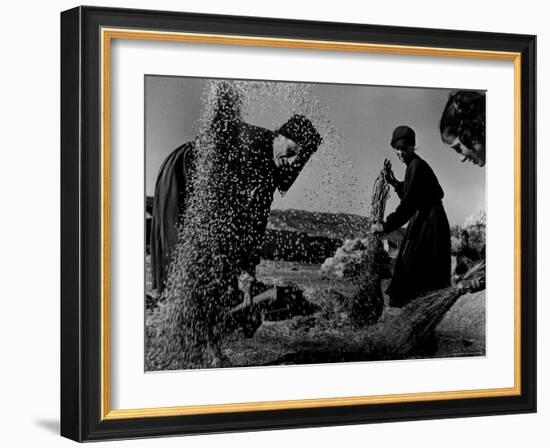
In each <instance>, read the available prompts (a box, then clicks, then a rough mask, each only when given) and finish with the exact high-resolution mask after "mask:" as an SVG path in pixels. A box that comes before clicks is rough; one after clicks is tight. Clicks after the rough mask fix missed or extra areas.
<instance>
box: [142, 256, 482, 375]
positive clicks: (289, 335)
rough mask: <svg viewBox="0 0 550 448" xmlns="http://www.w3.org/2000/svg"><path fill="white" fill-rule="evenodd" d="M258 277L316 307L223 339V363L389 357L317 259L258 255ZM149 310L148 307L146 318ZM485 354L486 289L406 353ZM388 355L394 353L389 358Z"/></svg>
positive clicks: (463, 300) (347, 289) (345, 285)
mask: <svg viewBox="0 0 550 448" xmlns="http://www.w3.org/2000/svg"><path fill="white" fill-rule="evenodd" d="M257 277H258V280H260V281H262V282H264V283H266V284H271V285H281V286H283V285H288V284H295V285H297V286H299V287H300V289H302V290H303V292H304V297H305V298H306V300H307V301H309V302H310V303H311V304H313V305H314V309H315V311H314V312H313V313H310V314H308V315H296V316H293V317H291V318H289V319H285V320H280V321H270V320H266V321H264V322H263V323H262V325H261V326H260V327H259V329H258V330H257V331H256V332H255V334H254V335H253V337H251V338H246V337H245V336H244V334H243V332H242V330H240V329H238V330H236V331H234V332H233V333H232V334H231V335H229V337H228V338H227V339H226V340H225V343H224V345H223V346H222V354H223V356H224V358H225V363H226V365H228V366H261V365H282V364H310V363H325V362H346V361H369V360H371V361H372V360H378V359H388V354H387V353H385V352H384V350H383V348H381V347H378V346H377V345H376V344H369V342H368V336H367V338H366V340H365V337H364V335H362V334H361V333H358V332H357V331H356V330H354V329H353V328H352V327H351V326H350V325H349V314H348V313H349V309H348V308H347V304H348V302H349V299H350V297H351V295H352V294H353V287H352V286H351V284H350V282H349V281H347V280H343V279H338V278H333V277H329V276H325V275H324V274H323V273H322V272H321V270H320V265H319V264H306V263H295V262H287V261H272V260H263V261H262V263H261V264H260V265H259V266H258V269H257ZM401 312H402V311H401V310H400V309H397V308H386V310H385V312H384V315H383V316H382V319H381V324H382V325H383V324H384V321H385V320H391V319H393V320H399V316H400V313H401ZM152 313H153V311H151V310H148V311H147V317H146V322H150V320H151V319H150V317H151V316H152ZM400 336H401V335H400V334H399V327H395V326H392V325H388V331H387V333H386V334H384V335H383V337H384V339H385V340H386V342H388V343H389V342H391V341H392V339H396V338H399V337H400ZM484 354H485V292H484V291H481V292H478V293H475V294H466V295H464V296H462V297H460V298H459V299H458V300H457V301H456V303H455V304H454V305H453V306H452V307H451V308H450V310H449V311H448V312H447V313H446V314H445V316H443V318H442V319H441V321H440V322H439V324H438V325H437V327H436V328H435V331H434V332H433V334H432V335H431V336H430V337H429V338H428V339H426V340H425V341H423V343H422V344H421V345H420V346H419V347H418V350H417V351H416V352H415V353H413V354H412V355H411V356H409V358H415V357H416V358H438V357H456V356H483V355H484ZM389 359H393V358H389Z"/></svg>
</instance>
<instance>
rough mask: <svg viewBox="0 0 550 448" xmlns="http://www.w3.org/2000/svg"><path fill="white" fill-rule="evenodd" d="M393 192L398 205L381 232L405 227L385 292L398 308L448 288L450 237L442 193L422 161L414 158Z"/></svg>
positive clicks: (391, 304)
mask: <svg viewBox="0 0 550 448" xmlns="http://www.w3.org/2000/svg"><path fill="white" fill-rule="evenodd" d="M395 190H396V192H397V194H398V195H399V198H400V199H401V203H400V204H399V206H398V207H397V209H396V210H395V212H393V213H391V214H390V215H388V217H387V219H386V222H385V223H384V232H385V233H389V232H392V231H394V230H396V229H398V228H400V227H402V226H403V225H404V224H406V223H407V222H408V226H407V231H406V233H405V237H404V239H403V241H402V243H401V247H400V248H399V254H398V255H397V259H396V262H395V267H394V272H393V277H392V281H391V283H390V285H389V287H388V289H387V290H386V292H387V294H388V295H389V296H390V306H396V307H402V306H404V305H406V304H407V303H408V302H410V301H411V300H413V299H414V298H416V297H417V296H418V295H420V294H421V293H423V292H426V291H430V290H435V289H440V288H445V287H447V286H449V285H450V283H451V236H450V229H449V221H448V220H447V215H446V214H445V209H444V208H443V204H442V202H441V200H442V199H443V190H442V188H441V186H440V185H439V182H438V180H437V177H436V176H435V174H434V172H433V171H432V169H431V168H430V166H429V165H428V164H427V163H426V162H425V161H424V160H423V159H421V158H420V157H418V156H417V155H416V154H415V155H414V157H413V159H412V160H411V162H410V163H409V165H408V166H407V170H406V172H405V180H404V181H403V182H399V183H398V184H397V185H396V188H395Z"/></svg>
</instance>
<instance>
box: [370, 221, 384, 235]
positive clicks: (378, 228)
mask: <svg viewBox="0 0 550 448" xmlns="http://www.w3.org/2000/svg"><path fill="white" fill-rule="evenodd" d="M370 231H371V232H372V233H384V225H383V224H382V223H381V222H377V223H375V224H372V225H371V226H370Z"/></svg>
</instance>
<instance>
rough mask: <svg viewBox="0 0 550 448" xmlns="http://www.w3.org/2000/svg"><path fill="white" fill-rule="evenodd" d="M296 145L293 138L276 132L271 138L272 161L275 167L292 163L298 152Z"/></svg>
mask: <svg viewBox="0 0 550 448" xmlns="http://www.w3.org/2000/svg"><path fill="white" fill-rule="evenodd" d="M298 149H299V147H298V145H296V143H295V142H294V141H293V140H290V139H289V138H287V137H285V136H284V135H281V134H278V135H277V136H276V137H275V139H274V140H273V161H274V162H275V166H276V167H277V168H279V167H281V166H287V165H292V163H293V162H294V159H295V157H294V156H295V155H296V154H297V152H298Z"/></svg>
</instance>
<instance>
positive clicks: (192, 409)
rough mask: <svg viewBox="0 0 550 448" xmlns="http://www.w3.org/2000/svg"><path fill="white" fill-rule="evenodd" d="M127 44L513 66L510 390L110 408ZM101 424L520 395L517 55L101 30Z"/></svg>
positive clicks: (303, 40)
mask: <svg viewBox="0 0 550 448" xmlns="http://www.w3.org/2000/svg"><path fill="white" fill-rule="evenodd" d="M113 39H131V40H148V41H166V42H186V43H200V44H215V45H240V46H254V47H276V48H296V49H310V50H324V51H346V52H360V53H383V54H399V55H411V56H433V57H453V58H470V59H487V60H501V61H513V63H514V282H515V287H514V386H513V387H507V388H494V389H476V390H459V391H442V392H422V393H407V394H390V395H368V396H355V397H336V398H315V399H303V400H279V401H261V402H246V403H229V404H213V405H189V406H171V407H156V408H140V409H111V407H110V403H111V386H110V379H111V365H110V357H111V345H110V329H111V326H110V241H111V240H110V192H111V189H110V185H111V182H110V179H111V177H110V176H111V170H110V160H111V141H110V135H111V132H110V131H111V116H110V105H111V103H110V98H111V91H110V88H111V83H110V66H111V65H110V64H111V52H110V50H111V41H112V40H113ZM101 92H102V93H101V263H102V265H101V294H102V296H101V341H100V344H101V354H100V355H101V397H100V398H101V406H100V411H101V420H117V419H129V418H144V417H168V416H184V415H200V414H216V413H232V412H252V411H267V410H285V409H307V408H319V407H336V406H354V405H366V404H381V403H406V402H420V401H431V400H454V399H467V398H486V397H503V396H513V395H520V394H521V54H520V53H515V52H499V51H484V50H467V49H459V48H438V47H418V46H404V45H385V44H369V43H355V42H337V41H322V40H321V41H320V40H305V39H278V38H264V37H250V36H230V35H217V34H196V33H177V32H161V31H145V30H138V29H118V28H102V29H101Z"/></svg>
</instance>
